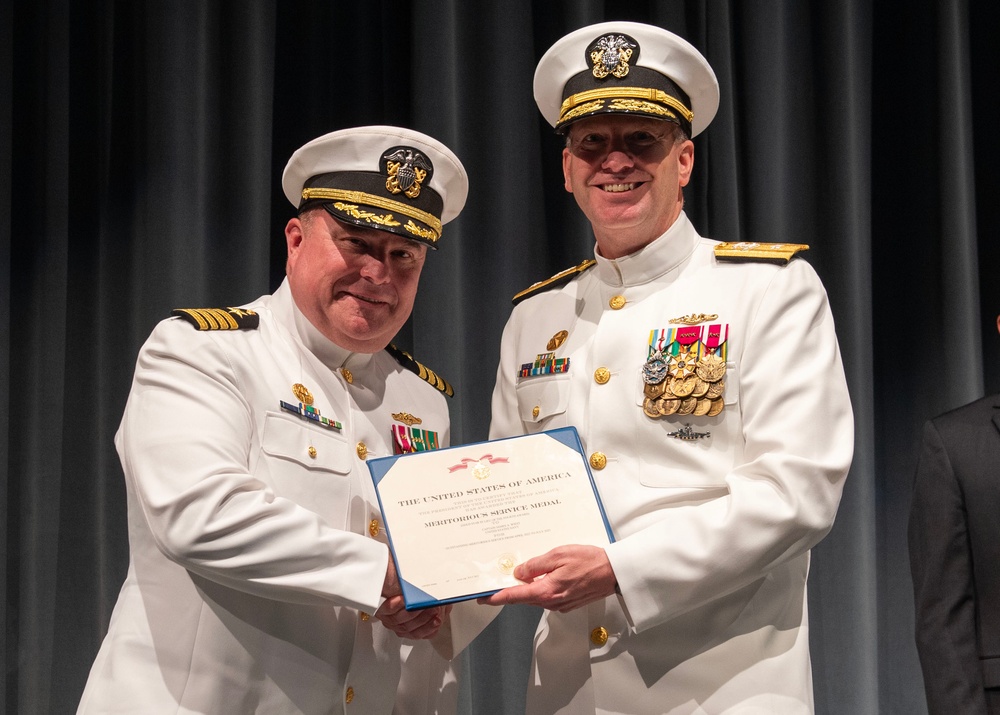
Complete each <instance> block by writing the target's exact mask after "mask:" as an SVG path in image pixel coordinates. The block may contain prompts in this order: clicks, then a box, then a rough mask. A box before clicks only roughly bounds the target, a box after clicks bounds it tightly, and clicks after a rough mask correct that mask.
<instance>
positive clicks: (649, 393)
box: [642, 380, 667, 400]
mask: <svg viewBox="0 0 1000 715" xmlns="http://www.w3.org/2000/svg"><path fill="white" fill-rule="evenodd" d="M666 389H667V381H666V380H664V381H663V382H658V383H656V384H655V385H643V386H642V393H643V394H644V395H645V396H646V397H648V398H649V399H651V400H655V399H657V398H659V397H663V393H664V392H665V391H666Z"/></svg>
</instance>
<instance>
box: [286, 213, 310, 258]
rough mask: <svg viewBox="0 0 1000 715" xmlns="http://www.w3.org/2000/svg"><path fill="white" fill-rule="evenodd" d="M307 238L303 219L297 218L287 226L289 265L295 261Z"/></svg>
mask: <svg viewBox="0 0 1000 715" xmlns="http://www.w3.org/2000/svg"><path fill="white" fill-rule="evenodd" d="M304 238H305V231H304V229H303V227H302V219H300V218H299V217H298V216H296V217H295V218H293V219H290V220H289V221H288V223H287V224H285V245H287V246H288V265H291V264H292V263H293V262H294V261H295V256H296V254H297V253H298V251H299V248H300V247H301V246H302V241H303V239H304Z"/></svg>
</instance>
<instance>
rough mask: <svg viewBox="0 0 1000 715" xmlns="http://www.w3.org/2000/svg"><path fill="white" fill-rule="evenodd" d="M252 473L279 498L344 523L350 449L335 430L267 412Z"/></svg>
mask: <svg viewBox="0 0 1000 715" xmlns="http://www.w3.org/2000/svg"><path fill="white" fill-rule="evenodd" d="M260 449H261V459H259V460H258V462H257V468H256V470H255V473H254V476H255V477H257V478H258V479H260V480H261V481H264V482H265V483H267V484H268V485H269V486H270V487H271V488H272V489H273V490H274V492H275V494H276V495H277V496H279V497H283V498H286V499H289V500H291V501H293V502H295V503H296V504H298V505H300V506H303V507H305V508H307V509H310V510H312V511H314V512H316V513H317V514H319V515H321V516H322V517H323V518H324V519H325V520H326V521H327V522H328V523H330V525H331V526H334V527H336V528H339V529H343V528H346V526H347V514H348V506H349V504H350V499H351V491H352V477H351V472H352V469H353V466H354V461H353V454H352V452H351V450H350V449H349V448H348V444H347V440H346V439H344V438H343V437H342V436H341V435H340V433H337V432H332V431H327V430H324V429H321V428H318V427H313V426H311V425H309V424H304V423H302V422H301V421H300V420H297V419H295V418H288V417H286V416H284V415H281V414H278V413H272V412H269V413H268V414H267V415H266V416H265V417H264V428H263V431H262V433H261V440H260Z"/></svg>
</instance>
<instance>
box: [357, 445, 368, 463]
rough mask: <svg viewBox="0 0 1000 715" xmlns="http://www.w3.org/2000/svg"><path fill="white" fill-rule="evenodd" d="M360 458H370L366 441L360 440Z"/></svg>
mask: <svg viewBox="0 0 1000 715" xmlns="http://www.w3.org/2000/svg"><path fill="white" fill-rule="evenodd" d="M357 449H358V459H368V447H366V446H365V443H364V442H358V448H357Z"/></svg>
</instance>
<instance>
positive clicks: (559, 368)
mask: <svg viewBox="0 0 1000 715" xmlns="http://www.w3.org/2000/svg"><path fill="white" fill-rule="evenodd" d="M562 372H569V358H568V357H564V358H557V357H556V354H555V353H542V354H541V355H538V356H536V357H535V362H533V363H531V362H526V363H524V364H523V365H521V369H520V371H518V373H517V376H518V377H535V376H536V375H556V374H558V373H562Z"/></svg>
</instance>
